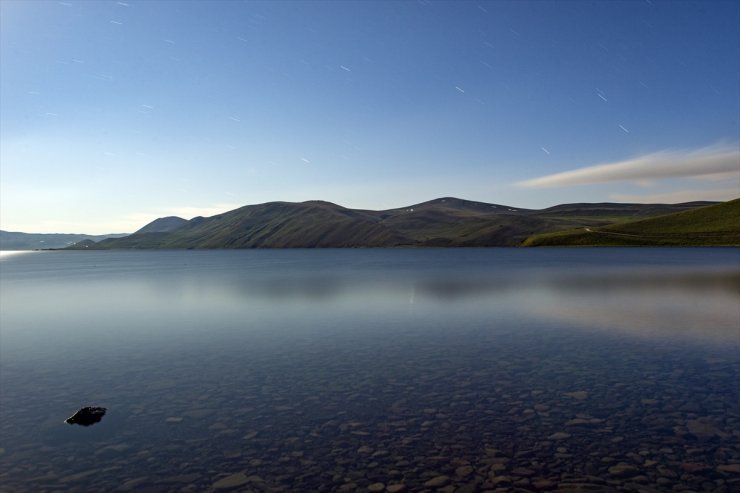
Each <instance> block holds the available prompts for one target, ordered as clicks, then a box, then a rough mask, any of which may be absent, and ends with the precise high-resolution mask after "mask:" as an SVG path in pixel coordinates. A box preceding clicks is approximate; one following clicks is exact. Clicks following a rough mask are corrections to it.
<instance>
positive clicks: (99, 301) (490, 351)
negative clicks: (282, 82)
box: [0, 248, 740, 493]
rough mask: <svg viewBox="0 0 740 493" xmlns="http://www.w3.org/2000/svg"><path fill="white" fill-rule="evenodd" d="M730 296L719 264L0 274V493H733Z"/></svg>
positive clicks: (185, 264) (294, 261)
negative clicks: (92, 417) (81, 418)
mask: <svg viewBox="0 0 740 493" xmlns="http://www.w3.org/2000/svg"><path fill="white" fill-rule="evenodd" d="M739 293H740V249H734V248H726V249H725V248H716V249H703V248H695V249H679V248H676V249H658V248H656V249H639V248H635V249H618V248H615V249H611V248H605V249H423V250H416V249H396V250H385V249H377V250H374V249H367V250H364V249H358V250H252V251H166V252H164V251H146V252H145V251H140V252H136V251H125V252H124V251H100V252H28V253H20V254H3V255H2V256H0V398H1V401H0V447H1V448H0V491H9V492H10V491H12V492H20V491H33V492H42V491H49V492H51V491H80V492H88V491H105V492H111V491H145V492H146V491H152V492H155V491H181V492H188V491H211V490H212V491H231V490H234V491H254V492H272V491H300V492H310V491H337V492H354V491H363V492H364V491H388V492H393V491H442V492H449V493H455V492H459V493H465V492H476V491H515V490H516V489H517V488H519V490H518V491H547V490H558V491H567V492H577V491H583V492H585V491H620V492H621V491H646V492H650V491H697V492H698V491H713V492H730V491H740V296H739ZM88 405H89V406H104V407H106V408H107V409H108V413H107V414H106V415H105V417H104V418H103V420H102V421H101V422H100V423H97V424H95V425H93V426H89V427H81V426H74V425H68V424H65V423H64V419H65V418H67V417H68V416H70V415H71V414H72V413H73V412H75V411H76V410H77V409H78V408H80V407H82V406H88Z"/></svg>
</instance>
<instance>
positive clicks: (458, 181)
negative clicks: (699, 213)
mask: <svg viewBox="0 0 740 493" xmlns="http://www.w3.org/2000/svg"><path fill="white" fill-rule="evenodd" d="M0 21H1V23H2V24H1V25H0V228H2V229H4V230H12V231H28V232H85V233H106V232H128V231H133V230H135V229H137V228H138V227H140V226H143V224H145V223H146V222H148V221H150V220H152V219H154V218H156V217H159V216H165V215H172V214H176V215H181V216H183V217H186V218H189V217H192V216H195V215H212V214H215V213H218V212H223V211H225V210H229V209H232V208H235V207H238V206H241V205H246V204H253V203H260V202H267V201H272V200H287V201H303V200H309V199H323V200H329V201H332V202H336V203H339V204H340V205H344V206H347V207H355V208H359V207H361V208H370V209H383V208H392V207H400V206H404V205H410V204H413V203H415V202H420V201H424V200H429V199H433V198H437V197H441V196H457V197H461V198H468V199H473V200H480V201H486V202H493V203H501V204H507V205H512V206H516V207H529V208H542V207H547V206H551V205H555V204H558V203H565V202H584V201H585V202H599V201H623V202H626V201H630V202H679V201H685V200H696V199H707V200H726V199H731V198H735V197H737V196H740V153H739V152H738V141H739V140H740V123H739V122H738V119H739V118H740V90H739V89H738V88H739V87H740V27H739V26H740V2H737V1H727V2H722V1H697V2H680V1H667V2H663V1H658V0H650V1H626V2H618V1H599V2H591V1H571V2H566V1H551V2H546V1H536V2H528V1H522V2H498V1H496V2H484V1H478V2H436V1H409V2H401V1H386V2H383V1H372V2H371V1H361V2H349V1H342V2H339V1H337V2H311V1H298V2H288V1H280V2H277V1H275V2H241V1H226V2H216V1H208V2H177V1H135V0H125V1H102V0H96V1H90V2H82V1H75V0H64V1H48V2H46V1H44V2H42V1H30V0H24V1H10V0H0Z"/></svg>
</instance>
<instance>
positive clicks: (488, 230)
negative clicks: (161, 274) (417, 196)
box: [72, 197, 740, 249]
mask: <svg viewBox="0 0 740 493" xmlns="http://www.w3.org/2000/svg"><path fill="white" fill-rule="evenodd" d="M706 204H708V203H705V202H692V203H687V204H677V205H645V204H608V203H607V204H566V205H561V206H557V207H551V208H549V209H543V210H532V209H520V208H515V207H509V206H505V205H500V204H489V203H485V202H475V201H470V200H463V199H457V198H454V197H444V198H439V199H435V200H430V201H428V202H422V203H420V204H415V205H411V206H408V207H402V208H397V209H389V210H382V211H372V210H358V209H348V208H346V207H342V206H339V205H337V204H332V203H330V202H324V201H318V200H312V201H308V202H301V203H292V202H268V203H264V204H257V205H248V206H244V207H241V208H239V209H235V210H233V211H229V212H225V213H223V214H218V215H216V216H212V217H196V218H193V219H191V220H190V221H185V222H183V221H184V220H181V219H180V218H174V220H173V218H162V219H158V220H156V221H154V222H152V223H150V224H149V225H147V226H145V227H144V228H142V229H140V230H139V231H137V232H136V233H134V234H132V235H129V236H126V237H123V238H109V239H105V240H102V241H99V242H97V243H92V242H85V243H84V244H80V245H77V246H74V247H72V248H79V249H82V248H85V249H90V248H94V249H113V248H135V249H154V248H158V249H199V248H204V249H206V248H346V247H429V246H438V247H452V246H455V247H457V246H518V245H521V244H522V243H523V242H524V241H525V240H527V239H528V238H530V237H532V236H533V235H537V234H540V233H547V232H556V231H563V230H574V229H575V228H581V229H582V228H596V227H603V226H606V225H609V224H612V223H614V222H615V220H621V221H624V220H628V219H635V218H643V217H646V216H655V215H658V214H668V213H673V212H681V211H691V210H695V209H697V208H702V207H706ZM178 219H179V220H178ZM170 227H172V229H169V228H170ZM736 229H740V225H738V226H736Z"/></svg>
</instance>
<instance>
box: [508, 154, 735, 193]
mask: <svg viewBox="0 0 740 493" xmlns="http://www.w3.org/2000/svg"><path fill="white" fill-rule="evenodd" d="M718 176H722V178H723V179H732V178H734V179H740V149H738V147H729V146H721V145H715V146H709V147H703V148H701V149H697V150H683V151H677V150H665V151H660V152H655V153H652V154H646V155H644V156H638V157H635V158H632V159H627V160H624V161H619V162H615V163H604V164H597V165H594V166H587V167H585V168H580V169H575V170H571V171H565V172H563V173H555V174H552V175H547V176H542V177H539V178H534V179H531V180H526V181H522V182H519V183H517V186H519V187H522V188H554V187H567V186H573V185H590V184H595V183H608V182H635V183H643V184H644V183H645V182H646V181H649V180H660V179H665V178H700V179H711V178H713V177H718Z"/></svg>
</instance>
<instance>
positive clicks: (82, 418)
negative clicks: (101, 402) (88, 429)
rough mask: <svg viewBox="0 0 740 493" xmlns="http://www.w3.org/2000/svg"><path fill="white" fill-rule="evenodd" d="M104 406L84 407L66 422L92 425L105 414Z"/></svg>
mask: <svg viewBox="0 0 740 493" xmlns="http://www.w3.org/2000/svg"><path fill="white" fill-rule="evenodd" d="M105 411H106V409H105V408H104V407H83V408H81V409H80V410H79V411H77V412H76V413H74V414H73V415H72V416H70V417H69V418H67V419H65V420H64V422H65V423H67V424H70V425H80V426H90V425H94V424H95V423H98V422H99V421H100V420H101V419H103V416H105Z"/></svg>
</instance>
